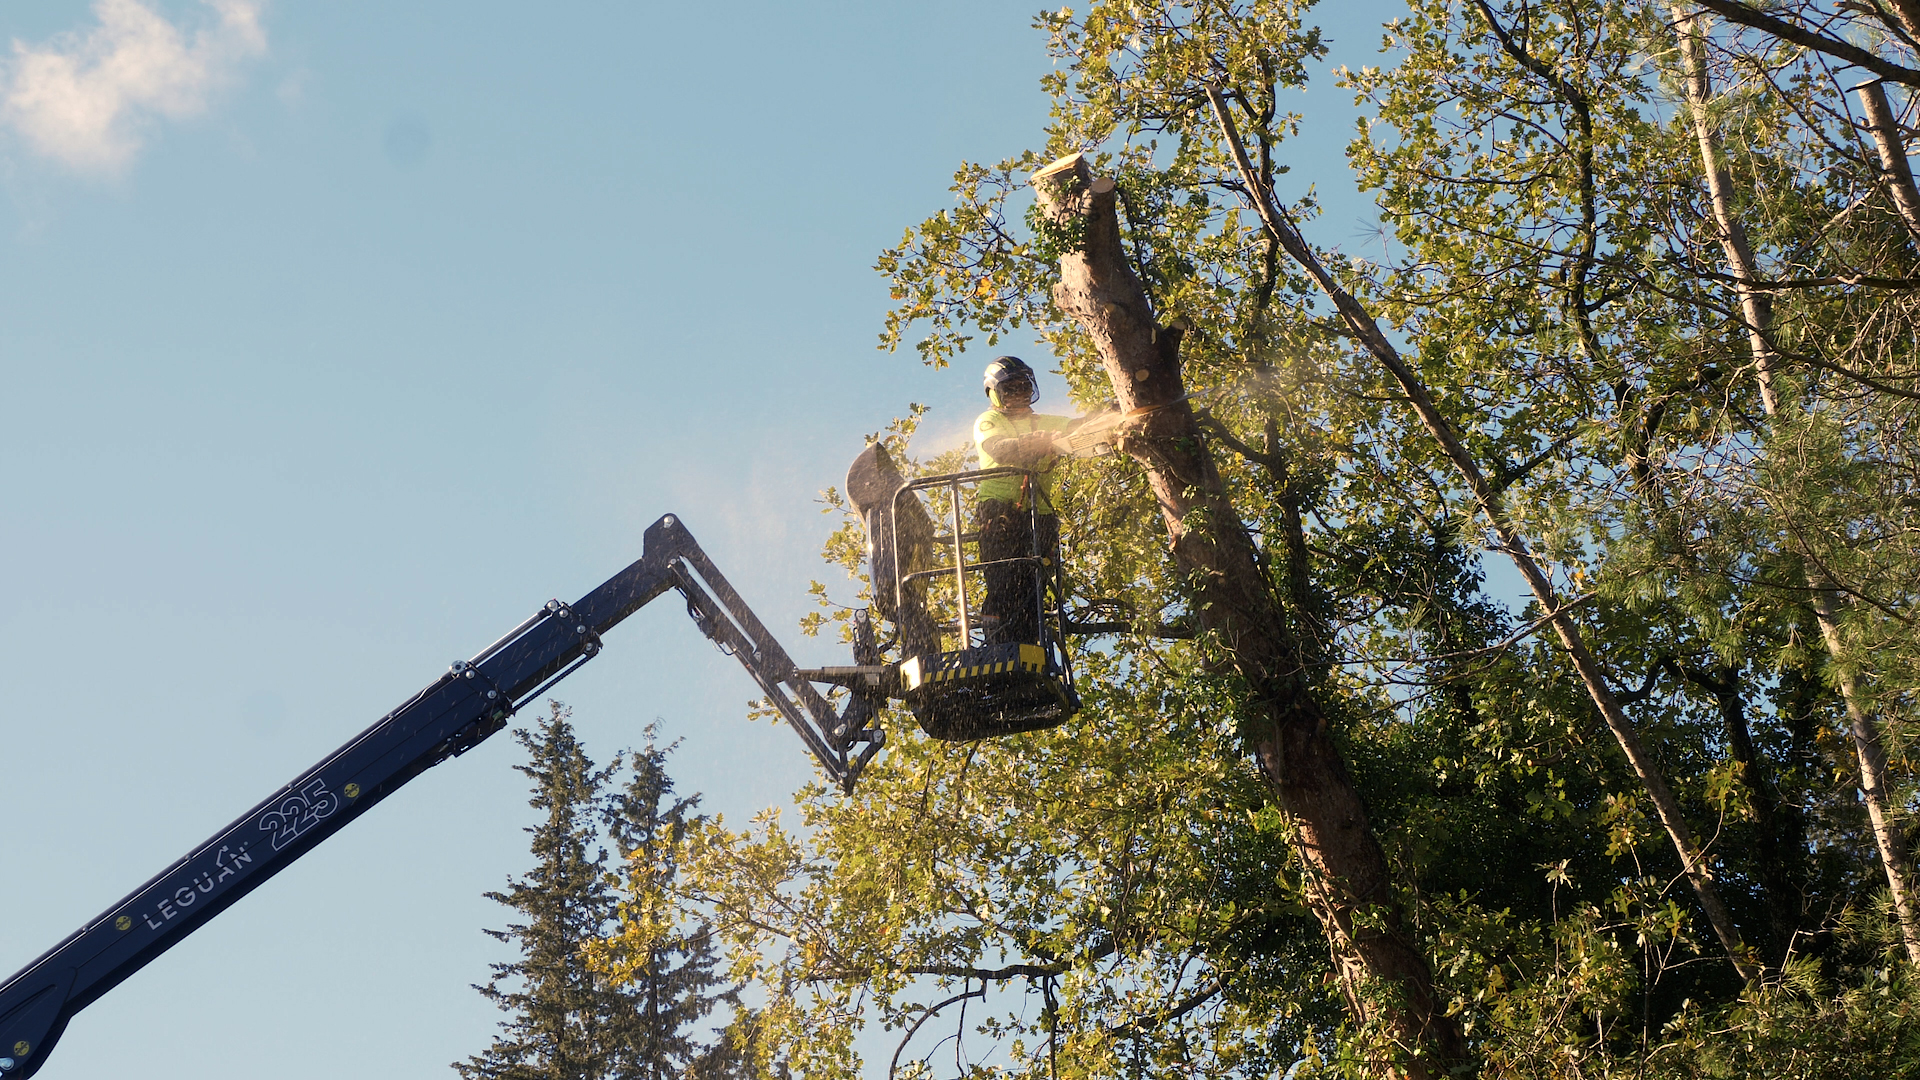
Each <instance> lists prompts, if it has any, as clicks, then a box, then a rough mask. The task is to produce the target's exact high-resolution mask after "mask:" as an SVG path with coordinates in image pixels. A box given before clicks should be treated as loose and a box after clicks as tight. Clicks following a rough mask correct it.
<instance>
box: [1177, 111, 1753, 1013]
mask: <svg viewBox="0 0 1920 1080" xmlns="http://www.w3.org/2000/svg"><path fill="white" fill-rule="evenodd" d="M1207 96H1208V99H1209V100H1210V101H1211V102H1212V104H1213V111H1214V116H1215V118H1216V119H1217V120H1218V121H1219V124H1220V132H1221V136H1222V138H1223V140H1224V142H1225V143H1226V145H1227V147H1228V148H1229V149H1230V151H1231V152H1232V154H1233V157H1234V163H1235V164H1236V166H1237V167H1238V168H1239V170H1240V175H1241V178H1242V180H1243V181H1244V183H1245V185H1246V188H1247V192H1248V194H1249V196H1250V197H1251V198H1252V200H1253V203H1254V209H1255V211H1256V212H1257V213H1258V214H1259V215H1260V220H1261V221H1262V223H1264V224H1265V226H1266V228H1267V231H1268V233H1269V234H1270V235H1272V236H1273V237H1274V238H1275V239H1276V240H1278V241H1279V242H1280V246H1281V247H1282V248H1284V249H1285V250H1286V252H1287V254H1288V255H1289V256H1290V257H1292V259H1293V260H1294V262H1295V263H1297V264H1298V265H1299V266H1300V268H1301V269H1302V270H1305V271H1306V272H1307V275H1308V276H1309V277H1311V278H1313V280H1314V282H1315V284H1317V285H1318V286H1319V287H1320V290H1321V292H1323V293H1325V294H1326V296H1327V298H1328V299H1329V300H1331V301H1332V302H1333V306H1334V310H1335V311H1336V312H1337V313H1338V315H1339V318H1340V321H1341V323H1342V324H1343V325H1344V326H1345V327H1346V329H1347V331H1348V332H1349V333H1351V334H1352V335H1353V336H1354V338H1355V339H1356V340H1358V341H1359V342H1360V343H1361V345H1362V346H1363V347H1364V348H1365V349H1366V350H1367V352H1368V353H1370V354H1371V355H1372V356H1373V358H1374V359H1375V360H1377V361H1378V362H1379V363H1380V365H1381V366H1382V367H1384V368H1386V370H1387V372H1388V374H1389V375H1391V376H1392V377H1393V380H1394V382H1396V383H1398V384H1399V386H1400V389H1401V392H1402V393H1404V394H1406V396H1407V401H1408V403H1409V404H1410V405H1411V406H1412V407H1413V410H1414V413H1415V414H1416V415H1417V416H1418V417H1419V419H1420V422H1421V423H1422V425H1424V426H1425V427H1426V429H1427V431H1428V433H1429V434H1431V435H1432V436H1433V438H1434V441H1435V442H1437V443H1438V444H1439V445H1440V448H1441V450H1442V452H1443V453H1444V454H1445V455H1446V457H1447V459H1448V460H1449V461H1450V462H1452V463H1453V466H1454V468H1455V469H1456V470H1457V471H1458V472H1459V473H1460V477H1461V480H1462V481H1463V482H1465V484H1466V486H1467V490H1468V491H1469V492H1470V493H1471V494H1472V496H1473V499H1474V502H1475V504H1476V505H1477V506H1478V508H1479V510H1480V512H1481V514H1482V515H1483V516H1484V517H1485V518H1486V520H1487V524H1488V525H1489V526H1490V527H1491V528H1492V530H1493V533H1494V536H1495V537H1496V538H1497V539H1498V541H1499V546H1500V549H1501V550H1502V551H1504V552H1505V553H1506V554H1507V557H1508V558H1509V559H1511V560H1512V561H1513V565H1514V567H1515V568H1516V569H1517V570H1519V571H1520V576H1521V577H1523V578H1525V579H1526V582H1527V587H1528V589H1529V590H1531V591H1532V593H1533V596H1534V599H1535V600H1537V601H1538V602H1539V604H1540V608H1541V611H1542V612H1543V613H1544V614H1545V615H1546V617H1547V619H1548V621H1549V623H1550V624H1551V625H1552V626H1553V630H1554V634H1555V636H1557V637H1558V638H1559V639H1560V645H1561V647H1562V648H1564V649H1565V650H1566V651H1567V655H1568V657H1569V658H1571V659H1572V661H1573V666H1574V670H1575V671H1576V672H1578V674H1579V676H1580V680H1581V682H1582V683H1583V684H1584V685H1585V686H1586V689H1587V693H1588V695H1589V696H1590V697H1591V698H1592V699H1593V703H1594V705H1595V706H1596V707H1597V708H1598V709H1599V710H1600V715H1601V717H1602V718H1603V719H1604V720H1605V721H1606V724H1607V728H1608V730H1609V731H1611V732H1612V733H1613V737H1614V741H1615V742H1617V743H1619V744H1620V750H1621V752H1622V753H1624V754H1625V755H1626V758H1627V763H1628V764H1629V765H1630V766H1632V768H1633V771H1634V774H1635V775H1636V776H1637V777H1638V778H1639V780H1640V785H1641V787H1642V788H1643V789H1644V790H1645V791H1646V793H1647V797H1648V798H1649V799H1650V800H1651V801H1652V802H1653V806H1654V812H1655V814H1656V815H1657V816H1658V817H1659V819H1660V824H1661V826H1662V827H1663V828H1665V829H1666V831H1667V837H1668V839H1669V840H1670V841H1671V842H1672V843H1673V848H1674V851H1675V852H1677V853H1678V854H1679V856H1680V866H1681V869H1682V871H1684V872H1685V874H1686V877H1687V881H1688V883H1689V884H1690V885H1692V886H1693V892H1694V896H1695V897H1696V898H1697V899H1698V901H1699V903H1700V907H1701V909H1702V910H1703V911H1704V912H1705V913H1706V916H1707V922H1708V923H1709V924H1710V925H1711V926H1712V927H1713V932H1714V935H1715V936H1716V937H1718V938H1719V940H1720V944H1721V947H1722V948H1724V949H1725V950H1726V953H1727V956H1728V958H1729V959H1730V960H1731V961H1732V962H1733V966H1734V968H1735V969H1736V970H1737V971H1739V973H1740V975H1741V977H1742V978H1744V979H1746V980H1747V981H1749V982H1752V981H1754V980H1756V979H1758V978H1759V976H1760V974H1761V973H1760V970H1759V968H1758V967H1757V966H1756V965H1755V964H1754V962H1753V959H1752V956H1751V954H1750V950H1749V949H1748V948H1747V946H1746V945H1745V944H1744V943H1743V942H1742V941H1741V940H1740V930H1739V927H1738V926H1737V925H1735V923H1734V921H1733V913H1732V912H1730V911H1728V910H1727V906H1726V904H1725V902H1723V901H1722V900H1721V899H1720V892H1719V890H1718V889H1717V888H1715V887H1714V884H1713V872H1712V870H1711V868H1710V867H1709V865H1708V863H1707V860H1706V856H1705V855H1704V853H1703V852H1702V851H1701V850H1700V845H1699V843H1698V842H1697V841H1695V840H1694V837H1693V830H1692V828H1691V827H1690V826H1689V825H1688V824H1687V820H1686V816H1685V814H1683V813H1682V812H1681V809H1680V800H1679V799H1677V798H1675V797H1674V794H1673V789H1672V788H1671V787H1669V786H1668V785H1667V780H1666V777H1665V776H1664V775H1663V774H1662V773H1661V772H1660V768H1659V765H1658V764H1657V763H1656V762H1655V761H1654V760H1653V756H1652V755H1651V754H1649V753H1648V752H1647V749H1646V747H1645V746H1644V745H1643V744H1642V743H1641V742H1640V736H1639V733H1638V732H1637V731H1635V730H1634V727H1633V721H1632V720H1630V719H1629V718H1628V717H1627V714H1626V710H1625V709H1624V708H1623V707H1622V706H1621V704H1620V700H1619V698H1618V697H1616V696H1615V694H1614V692H1613V688H1612V687H1610V686H1609V685H1608V684H1607V679H1606V674H1605V673H1604V672H1603V671H1602V670H1601V668H1600V662H1599V661H1598V660H1597V659H1595V658H1594V655H1593V653H1592V651H1591V650H1590V649H1588V648H1587V643H1586V638H1585V636H1584V635H1583V634H1582V633H1581V631H1580V624H1579V623H1577V622H1575V621H1574V619H1573V616H1572V614H1571V613H1570V612H1569V611H1568V606H1567V605H1566V604H1563V603H1562V602H1561V599H1560V597H1559V595H1558V594H1557V593H1556V592H1555V590H1554V588H1553V583H1552V581H1551V580H1549V579H1548V577H1547V575H1546V572H1545V571H1544V570H1542V569H1541V567H1540V564H1539V562H1538V561H1537V560H1536V559H1535V558H1534V557H1533V553H1532V551H1531V550H1530V548H1529V547H1528V545H1527V542H1526V538H1525V537H1524V536H1523V535H1521V533H1520V530H1519V529H1518V528H1517V527H1516V526H1515V525H1514V523H1513V520H1512V519H1511V518H1510V517H1509V516H1508V515H1507V511H1506V506H1505V503H1504V500H1503V498H1502V493H1501V489H1500V488H1498V487H1497V486H1495V485H1494V484H1492V483H1491V482H1489V481H1488V479H1487V477H1486V474H1485V473H1483V472H1482V471H1481V469H1480V466H1479V463H1478V462H1477V461H1476V460H1475V459H1474V457H1473V454H1472V452H1471V451H1469V450H1468V449H1467V447H1466V445H1465V444H1464V443H1462V442H1461V441H1460V438H1459V436H1458V435H1457V434H1456V433H1455V432H1454V430H1453V425H1452V424H1450V423H1448V421H1447V419H1446V417H1445V416H1443V415H1442V414H1441V413H1440V410H1439V407H1438V406H1437V405H1435V403H1434V400H1433V395H1432V393H1431V392H1429V391H1428V389H1427V387H1426V384H1425V382H1424V381H1422V380H1421V379H1420V377H1419V375H1418V374H1417V373H1416V372H1414V370H1413V369H1412V368H1410V367H1408V366H1407V364H1406V362H1405V361H1404V360H1403V359H1402V358H1401V356H1400V351H1399V350H1398V349H1396V348H1394V346H1393V343H1392V342H1391V341H1388V340H1387V336H1386V334H1385V333H1383V332H1382V331H1381V329H1380V325H1379V323H1377V322H1375V321H1374V318H1373V316H1372V315H1371V314H1369V313H1368V312H1367V310H1366V308H1364V307H1363V306H1361V304H1360V301H1358V300H1356V299H1355V298H1354V297H1353V294H1351V293H1349V292H1347V290H1346V289H1344V288H1342V287H1341V286H1340V283H1339V282H1337V281H1335V280H1334V277H1333V275H1332V274H1331V273H1330V272H1328V270H1327V268H1326V266H1325V265H1324V264H1323V263H1321V261H1320V258H1319V256H1318V255H1315V254H1314V252H1313V250H1312V249H1311V248H1309V247H1308V246H1307V243H1306V241H1305V240H1304V239H1302V238H1301V236H1300V233H1299V230H1297V229H1295V228H1294V226H1293V223H1292V221H1291V220H1290V219H1289V218H1288V217H1287V216H1286V214H1285V213H1284V212H1283V211H1282V210H1281V209H1280V207H1279V205H1278V204H1277V203H1276V202H1275V200H1274V198H1273V192H1272V191H1271V190H1269V189H1267V188H1266V187H1265V186H1263V185H1261V184H1260V183H1259V180H1258V178H1257V177H1256V176H1255V175H1254V171H1253V165H1252V163H1251V162H1250V161H1249V160H1248V159H1247V151H1246V145H1245V144H1244V143H1243V142H1242V141H1241V139H1240V134H1239V132H1238V130H1237V129H1236V128H1235V125H1234V123H1233V116H1232V114H1231V113H1230V112H1229V111H1228V109H1227V102H1226V99H1225V97H1223V96H1222V95H1221V93H1220V91H1219V89H1217V88H1215V87H1208V88H1207Z"/></svg>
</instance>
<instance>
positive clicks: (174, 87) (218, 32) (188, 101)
mask: <svg viewBox="0 0 1920 1080" xmlns="http://www.w3.org/2000/svg"><path fill="white" fill-rule="evenodd" d="M202 2H203V3H204V4H206V6H207V7H209V8H211V9H212V11H213V14H214V15H215V17H216V18H215V21H214V22H213V23H212V24H211V25H208V26H203V27H201V28H200V29H198V30H195V31H194V32H193V35H192V37H191V39H189V38H188V37H187V36H186V35H185V34H183V33H182V32H181V30H180V28H179V27H176V26H174V25H173V24H172V23H170V22H168V21H167V20H166V19H165V18H163V17H161V16H160V15H159V14H157V13H155V12H154V11H153V9H151V8H149V7H147V6H146V5H145V4H143V3H141V2H140V0H97V2H96V3H95V4H94V5H93V12H94V15H95V16H96V17H97V18H98V19H99V20H100V21H99V24H98V25H97V26H94V27H91V28H89V29H87V30H85V31H83V32H76V33H70V34H63V35H61V36H60V37H58V38H55V39H54V40H53V41H51V42H49V43H47V44H45V45H40V46H30V45H27V44H25V43H23V42H21V41H18V40H16V41H15V42H14V43H13V59H12V62H11V63H9V64H8V65H7V66H6V70H5V73H4V83H3V84H0V85H3V87H4V89H0V120H4V122H5V123H6V124H7V125H8V126H9V127H11V128H13V129H14V130H15V131H17V132H19V133H20V135H21V136H22V137H23V138H24V139H25V140H26V142H27V144H28V145H29V146H31V147H33V149H35V150H37V151H39V152H40V153H41V154H44V155H46V156H47V157H50V158H53V159H55V160H57V161H60V162H62V163H63V164H65V165H67V166H69V167H70V168H73V169H76V170H79V171H82V172H108V173H110V172H114V171H117V170H118V169H120V168H121V167H123V166H125V165H126V164H127V162H129V161H131V160H132V159H133V155H134V154H135V153H136V152H137V151H138V150H139V149H140V133H141V129H142V127H143V125H144V124H145V123H147V122H149V121H150V119H151V118H152V117H155V116H159V117H165V118H168V119H174V120H178V119H182V118H184V117H189V116H193V115H195V114H196V113H199V112H201V111H203V110H205V109H206V107H207V96H208V94H209V93H211V92H212V91H213V90H216V89H218V88H219V87H220V86H222V85H224V84H225V83H226V82H228V81H229V80H230V79H231V77H232V73H233V70H234V68H236V67H237V66H238V65H239V64H240V63H241V62H242V61H245V60H247V59H249V58H251V57H254V56H258V55H260V54H261V53H264V52H265V51H266V48H267V35H266V31H265V30H263V29H262V28H261V26H260V3H259V2H258V0H202Z"/></svg>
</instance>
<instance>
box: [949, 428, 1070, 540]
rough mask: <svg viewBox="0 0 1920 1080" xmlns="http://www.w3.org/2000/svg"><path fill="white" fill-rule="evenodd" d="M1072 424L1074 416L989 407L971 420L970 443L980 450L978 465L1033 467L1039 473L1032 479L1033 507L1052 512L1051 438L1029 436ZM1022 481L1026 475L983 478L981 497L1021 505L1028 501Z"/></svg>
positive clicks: (1054, 459) (989, 466)
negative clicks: (1003, 410) (1011, 410)
mask: <svg viewBox="0 0 1920 1080" xmlns="http://www.w3.org/2000/svg"><path fill="white" fill-rule="evenodd" d="M1072 424H1073V418H1072V417H1068V416H1048V415H1045V414H1044V413H1036V412H1029V413H1023V414H1020V415H1017V416H1016V415H1012V414H1009V413H1004V412H1001V411H1000V410H999V409H988V410H987V411H986V412H983V413H981V414H980V419H978V420H975V421H974V422H973V445H974V447H975V448H976V449H978V450H979V451H980V467H981V468H983V469H993V468H998V467H999V466H1002V465H1012V466H1016V467H1018V468H1022V469H1032V470H1034V471H1035V472H1036V473H1038V474H1039V475H1037V476H1035V477H1034V482H1033V487H1034V488H1035V490H1034V492H1033V495H1034V497H1035V499H1036V500H1037V501H1036V503H1035V506H1036V508H1037V509H1038V510H1039V511H1040V512H1041V513H1043V514H1051V513H1053V499H1052V498H1051V497H1050V495H1051V493H1050V492H1049V490H1048V489H1049V488H1051V487H1052V486H1053V477H1052V472H1053V466H1054V463H1055V462H1056V461H1058V460H1059V459H1058V457H1056V456H1055V455H1054V453H1053V442H1052V440H1051V439H1047V438H1045V437H1042V438H1038V439H1034V438H1029V436H1031V435H1033V434H1035V433H1036V432H1046V431H1064V430H1066V429H1067V428H1068V427H1070V426H1072ZM1024 482H1025V477H1019V476H998V477H995V478H993V479H991V480H982V481H981V482H980V498H982V499H998V500H1000V501H1002V502H1010V503H1017V504H1019V505H1020V506H1023V507H1024V506H1025V505H1026V504H1027V502H1026V498H1025V497H1024V494H1023V492H1022V491H1021V488H1022V486H1023V485H1024Z"/></svg>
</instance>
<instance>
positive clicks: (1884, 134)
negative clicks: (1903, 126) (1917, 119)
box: [1853, 79, 1920, 238]
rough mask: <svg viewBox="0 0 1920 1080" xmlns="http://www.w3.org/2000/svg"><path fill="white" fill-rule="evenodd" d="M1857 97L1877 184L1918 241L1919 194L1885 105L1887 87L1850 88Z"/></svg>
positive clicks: (1871, 84) (1897, 127)
mask: <svg viewBox="0 0 1920 1080" xmlns="http://www.w3.org/2000/svg"><path fill="white" fill-rule="evenodd" d="M1853 89H1854V92H1855V93H1857V94H1859V95H1860V111H1861V112H1864V113H1866V115H1867V133H1868V134H1869V135H1872V136H1873V148H1874V151H1875V153H1876V154H1877V155H1878V157H1879V158H1880V169H1879V173H1880V182H1881V183H1883V184H1885V185H1886V186H1887V193H1888V194H1889V195H1891V196H1893V208H1894V209H1895V210H1898V211H1899V212H1900V220H1901V221H1903V222H1905V223H1906V226H1907V232H1908V233H1910V234H1911V235H1913V236H1914V237H1916V238H1920V192H1916V191H1915V190H1914V187H1913V169H1912V167H1911V166H1909V165H1908V164H1907V145H1906V141H1905V140H1904V139H1902V138H1901V137H1900V125H1899V124H1898V123H1897V122H1895V120H1894V118H1893V108H1892V107H1891V106H1889V105H1888V104H1887V87H1886V84H1885V83H1883V82H1881V81H1880V80H1879V79H1875V80H1873V81H1872V82H1866V83H1861V84H1860V85H1859V86H1856V87H1854V88H1853Z"/></svg>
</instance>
